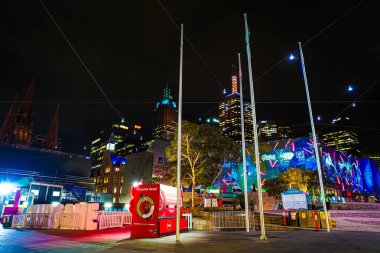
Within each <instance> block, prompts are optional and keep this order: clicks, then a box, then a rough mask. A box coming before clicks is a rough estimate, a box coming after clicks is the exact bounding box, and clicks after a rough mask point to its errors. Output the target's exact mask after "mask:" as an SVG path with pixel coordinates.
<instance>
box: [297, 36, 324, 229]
mask: <svg viewBox="0 0 380 253" xmlns="http://www.w3.org/2000/svg"><path fill="white" fill-rule="evenodd" d="M298 46H299V49H300V55H301V63H302V74H303V80H304V83H305V90H306V98H307V105H308V107H309V116H310V124H311V132H312V134H313V146H314V153H315V160H316V161H317V168H318V177H319V186H320V188H321V196H322V205H323V210H324V213H325V220H326V228H327V232H330V226H329V219H328V216H327V208H326V200H325V189H324V186H323V179H322V169H321V161H320V157H319V151H318V141H317V135H316V134H315V127H314V117H313V111H312V109H311V103H310V94H309V85H308V82H307V76H306V68H305V61H304V58H303V52H302V45H301V42H298Z"/></svg>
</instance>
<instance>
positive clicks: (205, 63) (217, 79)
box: [156, 0, 224, 88]
mask: <svg viewBox="0 0 380 253" xmlns="http://www.w3.org/2000/svg"><path fill="white" fill-rule="evenodd" d="M156 1H157V3H158V4H159V5H160V7H161V8H162V9H163V11H164V12H165V13H166V15H167V16H168V17H169V19H170V21H172V23H173V24H174V25H175V27H176V28H177V30H178V31H181V29H180V27H179V25H178V24H177V22H176V21H175V20H174V18H173V17H172V16H171V15H170V13H169V11H168V10H167V9H166V8H165V6H164V5H163V4H162V3H161V2H160V0H156ZM183 37H184V38H185V40H186V42H187V43H188V44H189V45H190V47H191V48H192V49H193V50H194V52H195V53H196V54H197V55H198V57H199V58H200V59H201V61H202V63H203V64H204V65H205V66H206V68H207V69H208V71H210V73H211V75H212V76H213V77H214V79H215V80H216V81H217V82H218V83H219V85H220V86H221V87H222V88H224V85H223V83H222V82H221V81H220V80H219V78H218V77H217V76H216V74H215V73H214V71H212V69H211V67H210V65H208V63H207V62H206V60H205V59H204V58H203V57H202V55H201V54H200V53H199V51H198V50H197V49H196V48H195V46H194V45H193V43H191V41H190V39H189V38H188V37H187V36H186V35H185V34H184V35H183Z"/></svg>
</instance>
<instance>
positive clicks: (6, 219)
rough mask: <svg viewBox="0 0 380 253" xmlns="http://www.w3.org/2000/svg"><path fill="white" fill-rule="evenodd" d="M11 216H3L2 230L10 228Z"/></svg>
mask: <svg viewBox="0 0 380 253" xmlns="http://www.w3.org/2000/svg"><path fill="white" fill-rule="evenodd" d="M12 220H13V215H4V216H3V221H2V222H3V228H11V227H12Z"/></svg>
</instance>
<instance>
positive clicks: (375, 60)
mask: <svg viewBox="0 0 380 253" xmlns="http://www.w3.org/2000/svg"><path fill="white" fill-rule="evenodd" d="M378 59H380V55H378V56H377V57H376V58H375V59H374V60H373V61H371V62H370V64H369V65H368V66H367V67H366V68H365V69H363V70H362V71H361V72H360V73H359V74H358V75H357V76H356V77H355V78H354V79H353V80H352V81H351V83H353V84H354V83H355V82H357V81H358V80H359V79H360V77H361V76H362V75H363V74H364V73H365V72H367V71H368V70H369V69H370V68H371V67H372V66H373V65H374V64H375V63H376V62H377V60H378ZM341 96H342V94H340V95H338V96H337V97H336V98H335V99H334V100H333V101H331V103H329V104H328V105H327V106H326V107H325V108H324V109H323V110H322V111H321V112H320V113H319V114H323V113H324V112H325V111H326V110H327V108H328V107H329V106H330V105H331V104H332V103H336V102H337V100H338V99H339V98H340V97H341ZM350 103H352V101H350Z"/></svg>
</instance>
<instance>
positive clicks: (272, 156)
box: [261, 154, 276, 161]
mask: <svg viewBox="0 0 380 253" xmlns="http://www.w3.org/2000/svg"><path fill="white" fill-rule="evenodd" d="M261 160H263V161H270V160H276V155H268V154H264V155H262V156H261Z"/></svg>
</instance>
